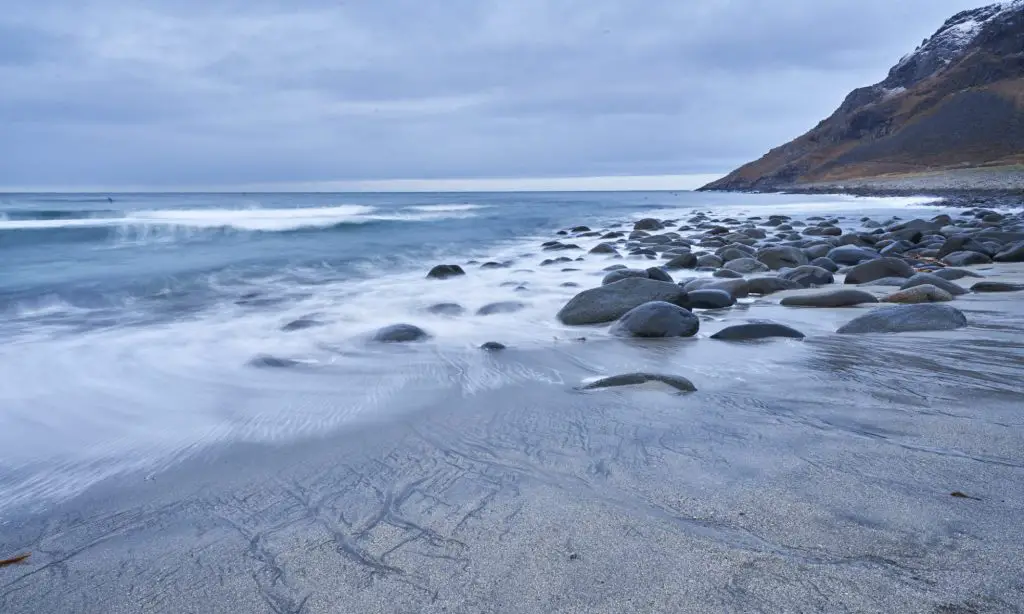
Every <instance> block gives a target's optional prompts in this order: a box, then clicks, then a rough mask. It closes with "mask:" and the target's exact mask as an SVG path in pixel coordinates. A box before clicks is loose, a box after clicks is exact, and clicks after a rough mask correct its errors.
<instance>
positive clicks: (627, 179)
mask: <svg viewBox="0 0 1024 614" xmlns="http://www.w3.org/2000/svg"><path fill="white" fill-rule="evenodd" d="M723 175H724V173H719V174H689V175H631V176H613V177H549V178H542V177H533V178H521V179H379V180H363V181H319V182H289V183H259V184H245V185H219V186H182V187H178V188H174V189H170V188H159V189H156V188H153V187H147V186H119V187H117V188H113V189H111V188H104V187H102V186H76V187H72V188H53V187H50V188H46V187H39V186H35V187H4V188H0V194H2V193H52V194H76V193H97V194H117V193H122V194H123V193H145V192H158V193H159V192H163V193H167V192H261V193H268V192H643V191H671V190H680V191H684V190H695V189H697V188H699V187H701V186H702V185H705V184H707V183H710V182H712V181H714V180H716V179H718V178H720V177H722V176H723Z"/></svg>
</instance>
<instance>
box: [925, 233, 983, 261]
mask: <svg viewBox="0 0 1024 614" xmlns="http://www.w3.org/2000/svg"><path fill="white" fill-rule="evenodd" d="M956 252H979V253H982V254H985V255H986V256H991V255H992V252H991V251H990V250H989V248H988V246H986V245H985V244H984V243H982V242H981V241H979V240H977V239H975V238H974V237H972V236H970V235H963V234H960V235H953V236H952V237H949V238H948V239H946V241H945V243H943V244H942V246H941V247H940V248H939V255H938V257H939V258H945V257H946V256H948V255H950V254H955V253H956Z"/></svg>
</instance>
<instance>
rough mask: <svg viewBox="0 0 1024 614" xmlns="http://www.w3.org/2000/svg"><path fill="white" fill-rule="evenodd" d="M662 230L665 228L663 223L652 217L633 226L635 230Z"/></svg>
mask: <svg viewBox="0 0 1024 614" xmlns="http://www.w3.org/2000/svg"><path fill="white" fill-rule="evenodd" d="M662 228H664V226H663V225H662V223H661V222H659V221H658V220H656V219H654V218H651V217H648V218H644V219H642V220H638V221H637V222H636V223H635V224H633V230H661V229H662Z"/></svg>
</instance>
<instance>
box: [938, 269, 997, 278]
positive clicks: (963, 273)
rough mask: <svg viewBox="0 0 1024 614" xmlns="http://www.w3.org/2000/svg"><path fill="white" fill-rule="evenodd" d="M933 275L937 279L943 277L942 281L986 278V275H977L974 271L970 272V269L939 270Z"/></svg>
mask: <svg viewBox="0 0 1024 614" xmlns="http://www.w3.org/2000/svg"><path fill="white" fill-rule="evenodd" d="M932 275H935V276H936V277H941V278H942V279H948V280H950V281H955V280H957V279H963V278H964V277H984V275H981V274H979V273H975V272H974V271H970V270H968V269H938V270H936V271H933V272H932Z"/></svg>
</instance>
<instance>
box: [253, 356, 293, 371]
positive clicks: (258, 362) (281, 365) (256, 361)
mask: <svg viewBox="0 0 1024 614" xmlns="http://www.w3.org/2000/svg"><path fill="white" fill-rule="evenodd" d="M301 365H302V362H300V361H298V360H294V359H292V358H281V357H280V356H271V355H270V354H258V355H256V356H253V357H252V359H250V360H249V366H250V367H257V368H260V369H288V368H291V367H298V366H301Z"/></svg>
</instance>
